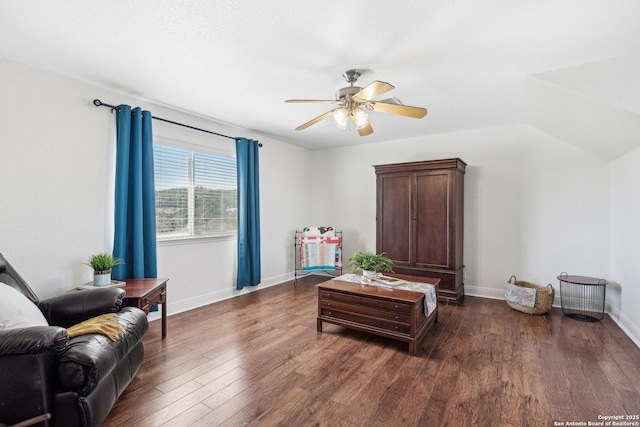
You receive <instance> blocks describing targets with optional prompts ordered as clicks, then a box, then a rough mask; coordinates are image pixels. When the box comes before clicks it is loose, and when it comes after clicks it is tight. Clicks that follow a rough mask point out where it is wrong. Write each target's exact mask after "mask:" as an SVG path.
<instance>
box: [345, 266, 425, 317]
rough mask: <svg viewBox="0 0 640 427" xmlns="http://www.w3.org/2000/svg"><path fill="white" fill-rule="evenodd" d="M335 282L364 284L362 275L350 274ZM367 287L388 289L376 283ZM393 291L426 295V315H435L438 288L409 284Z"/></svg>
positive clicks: (372, 282)
mask: <svg viewBox="0 0 640 427" xmlns="http://www.w3.org/2000/svg"><path fill="white" fill-rule="evenodd" d="M335 280H342V281H343V282H351V283H359V284H362V275H361V274H353V273H348V274H343V275H342V276H338V277H336V278H335ZM367 285H370V286H380V287H382V288H385V289H388V288H387V287H386V286H382V285H381V284H376V282H375V281H371V283H367ZM393 289H403V290H405V291H414V292H422V293H424V314H425V316H427V317H429V315H431V313H433V311H434V310H435V309H436V307H437V306H438V297H437V295H436V287H435V286H433V285H430V284H428V283H418V282H407V283H405V284H403V285H398V286H394V288H393Z"/></svg>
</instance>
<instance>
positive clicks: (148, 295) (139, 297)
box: [122, 278, 169, 339]
mask: <svg viewBox="0 0 640 427" xmlns="http://www.w3.org/2000/svg"><path fill="white" fill-rule="evenodd" d="M168 281H169V279H162V278H158V279H126V280H124V282H125V283H126V285H124V287H123V289H124V290H125V292H126V294H125V297H124V300H123V301H122V306H123V307H138V308H139V309H140V310H142V311H144V312H145V313H146V314H149V310H151V307H153V306H154V305H156V304H162V339H164V338H166V337H167V282H168Z"/></svg>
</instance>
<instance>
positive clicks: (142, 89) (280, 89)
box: [0, 0, 640, 149]
mask: <svg viewBox="0 0 640 427" xmlns="http://www.w3.org/2000/svg"><path fill="white" fill-rule="evenodd" d="M638 18H640V2H639V1H637V0H616V1H611V2H605V1H602V0H597V1H596V0H556V1H543V0H530V1H527V2H524V1H513V0H487V1H483V2H478V1H472V0H460V1H451V0H437V1H436V0H420V1H401V2H391V1H388V0H385V1H383V0H369V1H358V0H352V1H349V2H326V1H324V2H318V1H308V0H284V1H272V2H268V1H258V0H244V1H238V0H216V1H215V2H213V1H207V2H205V1H185V0H178V1H176V0H156V1H153V2H128V1H123V0H116V1H109V2H93V1H91V2H90V1H86V0H66V1H58V2H52V1H50V0H39V1H32V0H22V1H19V2H18V1H4V2H0V56H2V57H4V58H7V59H9V60H13V61H16V62H20V63H25V64H28V65H32V66H34V67H37V68H42V69H46V70H49V71H52V72H55V73H59V74H63V75H66V76H70V77H73V78H77V79H80V80H83V81H88V82H93V83H96V84H98V85H101V86H104V87H107V88H109V89H113V90H116V91H119V92H122V93H127V94H131V95H134V96H137V97H140V98H143V99H148V100H150V101H154V102H158V103H160V104H163V105H167V106H171V107H175V108H178V109H181V110H185V111H189V112H193V113H196V114H199V115H203V116H206V117H210V118H213V119H215V120H218V121H222V122H226V123H230V124H233V125H237V126H240V127H242V128H246V129H250V130H252V131H256V132H258V133H262V134H264V135H268V136H271V137H274V138H277V139H279V140H282V141H286V142H290V143H293V144H297V145H300V146H302V147H306V148H310V149H319V148H327V147H333V146H339V145H352V144H363V143H368V142H377V141H382V140H389V139H398V138H407V137H415V136H420V135H429V134H436V133H443V132H451V131H456V130H462V129H472V128H481V127H489V126H497V125H504V124H511V123H519V122H522V120H523V115H524V114H523V107H524V96H525V81H526V79H527V76H530V75H533V74H538V73H543V72H547V71H550V70H557V69H563V68H568V67H576V66H580V65H581V64H586V63H591V62H594V61H600V60H603V59H610V58H617V57H624V56H627V55H634V54H638V52H640V25H638ZM349 68H358V69H361V70H363V75H362V77H361V78H360V80H359V81H358V84H359V85H360V86H364V85H366V84H368V83H370V82H371V81H373V80H382V81H386V82H389V83H391V84H393V85H395V87H396V89H395V90H393V91H392V92H390V93H389V94H388V96H396V97H397V98H399V99H400V100H401V101H402V102H403V103H404V104H406V105H414V106H420V107H426V108H427V109H428V110H429V114H428V115H427V117H425V118H424V119H421V120H416V119H411V118H405V117H400V116H394V115H385V114H381V113H376V112H372V113H371V114H370V118H371V123H372V125H373V128H374V130H375V132H374V133H373V134H372V135H370V136H367V137H360V136H358V134H357V133H356V132H355V131H341V130H339V129H337V128H336V127H335V125H334V124H333V123H332V121H331V120H330V119H329V120H325V121H323V122H320V123H318V124H316V125H314V126H311V127H310V128H308V129H306V130H303V131H294V128H296V127H297V126H298V125H300V124H302V123H304V122H306V121H308V120H310V119H312V118H314V117H316V116H318V115H320V114H322V113H324V112H325V111H327V110H328V109H329V108H331V106H330V105H326V104H285V103H284V102H283V101H284V100H285V99H289V98H311V99H332V98H333V97H334V95H335V92H336V90H337V89H339V88H340V87H343V86H345V85H346V82H345V81H344V80H343V78H342V73H343V72H344V71H345V70H346V69H349ZM574 71H575V70H574ZM593 71H594V70H593V68H589V67H588V66H587V67H586V68H585V73H586V74H584V77H583V78H582V79H580V78H578V79H574V78H571V79H569V80H568V81H565V82H564V84H568V85H571V84H573V85H574V86H575V85H577V86H580V85H582V86H583V87H584V86H587V87H588V86H589V81H590V79H592V77H589V76H590V74H589V73H593ZM607 72H609V73H613V76H616V72H617V71H616V68H615V67H613V68H612V69H610V70H608V71H607ZM573 75H574V76H575V75H576V74H575V72H574V74H573ZM577 75H582V74H581V73H580V72H579V71H578V74H577ZM549 78H553V79H556V80H557V81H559V82H560V83H559V84H562V80H563V79H564V78H565V76H564V75H563V74H562V73H558V74H555V75H552V76H549ZM623 79H624V81H629V84H634V85H636V86H635V87H636V88H637V87H638V82H637V80H638V78H637V75H635V76H628V75H624V76H623ZM565 80H566V79H565ZM596 80H597V79H596ZM614 80H615V78H614ZM618 86H619V87H616V88H615V90H613V91H608V90H607V88H606V87H604V88H601V87H600V86H598V87H597V88H595V89H594V91H593V92H594V93H592V94H591V95H592V96H598V93H595V92H598V91H600V92H603V93H604V94H605V95H602V96H605V97H609V98H611V97H618V96H617V95H615V93H616V92H617V93H619V95H620V97H621V98H622V99H621V100H619V101H618V100H611V99H609V100H608V101H607V102H611V103H614V104H615V103H618V104H620V103H626V104H629V103H631V104H634V101H633V99H631V98H633V97H632V96H631V97H630V96H628V95H627V93H628V91H627V90H626V88H625V86H624V85H618ZM631 92H632V93H635V92H633V91H631ZM384 97H387V95H384ZM625 98H626V99H625ZM103 101H105V102H113V103H117V102H118V100H117V99H113V100H103ZM628 108H635V107H634V106H631V107H628ZM167 118H169V117H167ZM212 130H215V129H212Z"/></svg>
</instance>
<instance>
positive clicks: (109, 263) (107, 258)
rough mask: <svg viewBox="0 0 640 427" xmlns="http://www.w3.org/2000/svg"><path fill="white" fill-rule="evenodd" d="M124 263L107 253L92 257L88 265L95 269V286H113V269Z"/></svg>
mask: <svg viewBox="0 0 640 427" xmlns="http://www.w3.org/2000/svg"><path fill="white" fill-rule="evenodd" d="M122 263H123V261H122V260H121V259H120V258H116V257H114V256H113V255H109V254H107V253H101V254H95V255H91V256H90V257H89V260H88V261H87V263H86V264H87V265H88V266H90V267H91V268H93V285H94V286H106V285H109V284H111V269H112V268H113V267H115V266H116V265H120V264H122Z"/></svg>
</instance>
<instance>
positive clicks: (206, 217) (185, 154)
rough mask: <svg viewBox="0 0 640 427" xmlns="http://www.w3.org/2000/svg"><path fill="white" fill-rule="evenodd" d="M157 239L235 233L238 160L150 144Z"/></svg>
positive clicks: (236, 224)
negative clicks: (152, 149) (151, 146)
mask: <svg viewBox="0 0 640 427" xmlns="http://www.w3.org/2000/svg"><path fill="white" fill-rule="evenodd" d="M153 155H154V168H155V171H154V173H155V190H156V234H157V237H158V238H159V239H171V238H180V237H193V236H224V235H229V234H234V233H236V232H237V227H238V217H237V211H238V209H237V191H236V179H237V178H236V160H235V158H233V157H226V156H221V155H217V154H211V153H205V152H201V151H193V150H188V149H184V148H177V147H172V146H168V145H161V144H154V151H153Z"/></svg>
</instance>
